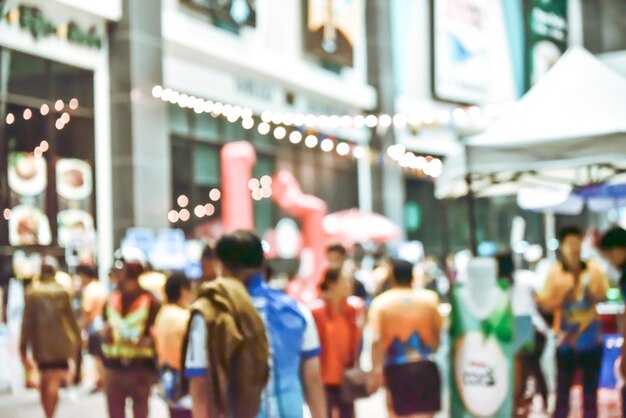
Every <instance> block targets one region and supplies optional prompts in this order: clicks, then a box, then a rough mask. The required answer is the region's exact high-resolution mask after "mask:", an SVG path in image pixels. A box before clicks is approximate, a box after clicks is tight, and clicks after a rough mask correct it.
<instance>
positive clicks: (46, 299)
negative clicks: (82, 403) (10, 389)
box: [20, 260, 81, 418]
mask: <svg viewBox="0 0 626 418" xmlns="http://www.w3.org/2000/svg"><path fill="white" fill-rule="evenodd" d="M55 275H56V268H55V267H54V265H53V264H52V263H49V262H47V261H46V260H44V262H43V264H42V266H41V275H40V277H39V283H35V284H32V285H31V286H30V287H29V288H28V290H27V291H26V304H25V306H24V319H23V321H22V333H21V338H20V354H21V357H22V362H23V363H24V367H25V368H26V370H33V369H35V368H37V369H39V372H40V374H41V381H40V383H39V391H40V396H41V404H42V406H43V410H44V413H45V415H46V418H52V417H53V416H54V413H55V411H56V408H57V405H58V402H59V390H60V388H61V387H62V386H64V385H65V384H68V383H69V382H71V380H72V379H71V375H72V372H70V370H72V369H75V357H76V354H77V353H78V351H79V349H80V345H81V338H80V327H79V326H78V321H77V320H76V317H75V316H74V312H73V310H72V303H71V300H70V295H69V293H68V292H67V291H66V290H65V289H64V288H63V287H62V286H61V285H60V284H58V283H57V282H56V281H55ZM29 352H30V354H29Z"/></svg>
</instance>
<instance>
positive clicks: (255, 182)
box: [248, 178, 261, 190]
mask: <svg viewBox="0 0 626 418" xmlns="http://www.w3.org/2000/svg"><path fill="white" fill-rule="evenodd" d="M260 184H261V183H260V182H259V179H256V178H251V179H250V180H249V181H248V189H250V190H256V189H258V188H259V186H260Z"/></svg>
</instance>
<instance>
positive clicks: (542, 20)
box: [524, 0, 568, 90]
mask: <svg viewBox="0 0 626 418" xmlns="http://www.w3.org/2000/svg"><path fill="white" fill-rule="evenodd" d="M524 19H525V29H526V34H525V35H526V37H525V38H526V48H525V50H524V61H525V77H526V78H525V88H526V90H529V89H530V88H531V87H532V86H533V85H535V84H536V83H537V81H539V79H540V78H541V77H543V75H544V74H546V73H547V72H548V71H549V70H550V68H552V66H553V65H554V64H555V63H556V62H557V61H558V60H559V58H561V55H563V53H564V52H565V50H566V49H567V36H568V23H567V1H566V0H524Z"/></svg>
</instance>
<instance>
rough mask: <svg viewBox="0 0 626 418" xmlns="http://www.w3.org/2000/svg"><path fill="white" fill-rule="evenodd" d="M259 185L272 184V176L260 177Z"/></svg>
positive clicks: (268, 185) (267, 185)
mask: <svg viewBox="0 0 626 418" xmlns="http://www.w3.org/2000/svg"><path fill="white" fill-rule="evenodd" d="M260 183H261V187H270V186H271V185H272V178H271V177H270V176H263V177H261V182H260Z"/></svg>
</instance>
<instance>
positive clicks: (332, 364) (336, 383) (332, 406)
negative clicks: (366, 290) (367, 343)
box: [311, 269, 365, 418]
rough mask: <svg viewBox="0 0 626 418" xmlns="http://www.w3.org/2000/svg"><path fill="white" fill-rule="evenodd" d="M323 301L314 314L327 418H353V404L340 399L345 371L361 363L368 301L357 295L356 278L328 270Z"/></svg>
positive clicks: (317, 303) (325, 277) (316, 303)
mask: <svg viewBox="0 0 626 418" xmlns="http://www.w3.org/2000/svg"><path fill="white" fill-rule="evenodd" d="M320 290H321V291H322V298H320V299H318V300H316V301H315V302H313V304H312V306H311V311H312V313H313V318H314V319H315V324H316V325H317V331H318V334H319V337H320V347H321V350H322V352H321V357H320V360H321V370H322V381H323V382H324V386H325V389H326V399H327V409H328V418H332V417H333V416H334V414H338V415H339V417H340V418H353V417H354V404H353V403H347V402H346V401H345V400H343V399H342V398H341V389H340V388H341V381H342V379H343V375H344V372H345V371H346V370H347V369H349V368H351V367H354V366H355V365H356V364H358V353H359V351H360V350H359V348H360V344H361V332H362V328H363V322H364V308H365V302H364V301H363V300H362V299H361V298H358V297H356V296H351V295H352V293H353V292H354V279H353V278H352V276H351V275H349V274H344V273H343V272H342V271H341V270H339V269H330V270H327V271H326V273H325V274H324V279H323V281H322V283H321V285H320Z"/></svg>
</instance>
